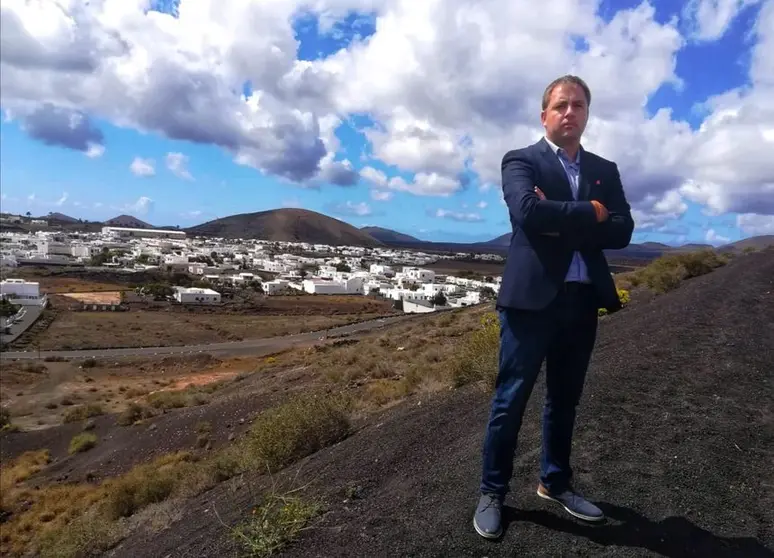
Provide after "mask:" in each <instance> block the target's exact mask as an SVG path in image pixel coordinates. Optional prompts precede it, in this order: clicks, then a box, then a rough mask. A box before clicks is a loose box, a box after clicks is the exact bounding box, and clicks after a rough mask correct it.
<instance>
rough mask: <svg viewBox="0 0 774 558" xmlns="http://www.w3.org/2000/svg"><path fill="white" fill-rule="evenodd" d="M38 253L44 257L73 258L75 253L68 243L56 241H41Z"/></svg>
mask: <svg viewBox="0 0 774 558" xmlns="http://www.w3.org/2000/svg"><path fill="white" fill-rule="evenodd" d="M38 253H39V254H42V255H44V256H54V255H56V256H71V255H72V253H73V251H72V247H71V246H70V244H69V243H68V242H57V241H54V240H47V239H46V240H39V241H38Z"/></svg>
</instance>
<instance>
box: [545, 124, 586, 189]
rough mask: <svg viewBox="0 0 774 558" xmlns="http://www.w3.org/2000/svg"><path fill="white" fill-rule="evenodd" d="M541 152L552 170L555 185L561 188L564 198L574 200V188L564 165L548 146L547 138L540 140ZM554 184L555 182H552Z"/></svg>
mask: <svg viewBox="0 0 774 558" xmlns="http://www.w3.org/2000/svg"><path fill="white" fill-rule="evenodd" d="M540 146H541V149H540V152H541V154H542V155H543V159H544V160H545V162H546V163H547V164H548V167H549V168H550V169H551V175H552V176H551V178H553V179H555V181H556V182H555V184H556V185H557V186H559V187H560V188H561V189H562V191H563V192H564V197H565V198H566V199H567V200H572V199H573V195H572V188H571V187H570V181H569V180H568V179H567V173H566V172H564V167H563V166H562V163H561V162H559V157H558V156H557V155H556V153H554V150H553V149H551V146H550V145H548V142H546V140H545V138H541V140H540ZM582 171H583V163H581V172H582ZM551 182H552V183H553V182H554V180H552V181H551Z"/></svg>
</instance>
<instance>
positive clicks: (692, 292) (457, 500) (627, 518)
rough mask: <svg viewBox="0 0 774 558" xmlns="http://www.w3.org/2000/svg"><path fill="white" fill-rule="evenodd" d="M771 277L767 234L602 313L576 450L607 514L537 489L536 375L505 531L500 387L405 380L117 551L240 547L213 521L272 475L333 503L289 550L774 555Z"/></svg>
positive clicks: (584, 482)
mask: <svg viewBox="0 0 774 558" xmlns="http://www.w3.org/2000/svg"><path fill="white" fill-rule="evenodd" d="M773 289H774V250H768V251H766V252H761V253H756V254H752V255H748V256H743V257H740V258H738V259H737V260H735V261H733V262H732V263H731V264H729V265H728V266H726V267H724V268H721V269H719V270H717V271H715V272H713V273H711V274H708V275H705V276H702V277H698V278H696V279H692V280H689V281H687V282H686V283H684V284H683V285H682V286H681V287H679V288H678V289H676V290H675V291H672V292H670V293H668V294H665V295H661V296H658V297H656V298H655V299H653V300H652V301H649V302H648V301H643V302H641V303H637V304H633V305H632V306H631V307H629V308H627V309H625V310H623V311H621V312H619V313H616V314H614V315H611V316H608V317H607V318H605V319H603V320H602V321H601V323H600V331H599V339H598V344H597V349H596V351H595V353H594V356H593V359H592V363H591V367H590V370H589V377H588V381H587V384H586V389H585V392H584V396H583V400H582V402H581V406H580V408H579V419H578V427H577V429H576V436H575V450H574V454H573V455H574V457H573V464H574V468H575V472H576V481H575V484H576V487H577V488H578V489H579V490H580V491H581V492H583V493H585V494H586V495H588V496H589V497H590V498H592V499H594V500H595V501H596V502H597V503H598V504H599V505H600V507H602V508H603V509H604V511H605V512H606V513H607V515H608V518H609V519H608V521H607V522H606V523H605V524H602V525H595V526H588V525H585V524H582V523H580V522H577V521H575V520H572V519H570V518H568V516H567V515H566V514H564V513H563V512H562V511H561V510H560V509H557V508H556V507H555V506H554V505H552V504H550V503H546V502H545V501H543V500H540V499H538V498H537V497H536V496H535V494H534V490H535V483H536V478H537V471H538V466H539V465H538V462H539V457H540V440H541V438H540V413H541V410H542V398H543V396H544V388H543V382H542V380H541V381H539V382H538V384H537V386H536V388H535V392H534V394H533V397H532V398H531V400H530V404H529V406H528V409H527V412H526V415H525V419H524V426H523V428H522V431H521V435H520V449H519V451H518V453H517V456H516V459H515V469H514V479H513V482H512V485H511V486H512V493H511V494H510V496H509V500H508V502H507V504H508V505H507V507H506V510H505V514H506V523H507V524H508V527H507V529H506V532H505V535H504V537H503V539H502V540H501V541H500V542H496V543H492V542H489V541H486V540H484V539H482V538H480V537H478V536H477V535H476V534H475V533H474V531H473V528H472V525H471V519H472V513H473V507H474V505H475V502H476V498H477V485H478V479H479V472H480V459H481V458H480V448H481V443H482V438H483V434H484V426H485V424H486V418H487V414H488V405H489V398H490V395H489V393H488V392H486V391H483V390H482V389H481V388H479V387H476V386H469V387H467V388H462V389H457V390H452V391H448V390H447V391H446V392H445V394H443V395H438V396H435V397H430V396H426V395H421V394H420V395H416V396H413V397H412V398H410V399H409V400H407V401H406V402H404V403H403V404H402V405H399V406H398V407H396V408H393V409H391V410H388V411H386V412H385V413H384V414H383V415H382V416H381V417H378V418H377V419H376V420H374V421H372V422H371V423H370V424H369V425H367V426H365V427H364V428H362V429H360V430H359V431H358V432H356V433H355V434H353V435H352V436H350V437H349V438H347V439H345V440H343V441H342V442H340V443H338V444H336V445H334V446H332V447H329V448H326V449H323V450H321V451H319V452H317V453H316V454H313V455H312V456H310V457H308V458H306V459H304V460H302V461H301V462H299V463H298V464H297V465H296V466H291V467H289V468H288V469H286V470H285V471H284V472H283V473H281V474H278V475H275V477H274V478H273V479H272V480H271V481H270V480H269V479H266V478H264V479H263V480H261V479H252V480H250V481H249V482H248V484H247V485H243V486H247V487H248V488H244V487H243V488H242V489H239V490H235V489H234V486H232V485H231V484H228V483H226V484H228V486H226V484H224V485H221V486H219V487H217V488H215V489H213V490H211V491H209V492H207V493H205V494H203V495H202V496H200V497H197V498H195V499H193V500H192V501H190V502H188V503H187V505H186V506H185V508H184V509H181V510H180V516H178V517H176V519H175V520H174V521H173V522H172V524H171V526H170V527H168V528H167V529H165V530H163V531H161V532H154V531H148V532H146V533H142V532H140V533H136V534H133V535H132V536H130V538H128V539H127V540H125V541H124V542H123V543H122V544H121V545H120V546H119V547H117V548H116V549H115V550H114V551H112V552H109V553H108V554H107V556H111V557H114V558H118V557H121V558H123V557H126V558H129V557H134V556H139V555H142V556H165V557H168V558H182V557H183V556H201V557H203V558H204V557H215V556H230V555H232V554H233V551H234V550H235V544H236V543H235V539H234V537H232V536H230V535H229V532H228V531H227V529H226V528H225V526H224V525H223V524H222V523H221V521H223V522H225V523H226V524H227V525H233V524H234V523H235V522H236V521H238V520H240V519H242V518H244V517H246V516H247V515H249V512H250V509H251V505H252V503H254V502H255V500H254V499H253V498H254V490H259V488H258V487H259V486H262V487H264V488H265V487H267V486H271V484H272V483H277V486H278V487H279V488H280V489H282V490H287V489H288V488H298V487H303V486H306V488H305V489H304V495H305V497H306V498H310V497H312V495H315V496H317V497H320V498H322V499H323V500H324V501H325V502H326V513H325V514H324V516H323V517H322V518H321V519H320V520H319V521H317V522H316V523H315V524H313V525H312V527H311V528H310V529H308V530H306V531H305V532H304V533H302V534H301V537H300V539H299V540H297V541H296V543H295V544H293V545H292V546H291V547H289V548H288V549H287V550H286V551H285V552H283V553H281V555H282V556H286V557H295V558H311V557H327V556H347V557H348V556H352V557H360V556H413V557H430V556H432V557H441V556H455V557H456V556H471V557H473V556H478V557H480V556H489V557H490V558H494V557H506V556H507V557H512V556H540V557H542V556H544V557H554V556H610V557H612V556H615V557H616V558H618V557H624V558H626V557H634V556H667V557H672V558H677V557H693V558H700V557H701V558H704V557H709V556H712V557H713V558H732V557H739V558H751V557H766V556H768V557H771V556H774V553H773V551H774V532H772V529H771V525H774V492H772V491H771V490H767V489H762V487H767V486H768V487H770V486H771V485H772V483H774V475H772V471H771V467H770V464H769V461H770V459H771V456H772V453H771V452H772V444H774V417H773V416H772V414H771V412H770V409H771V401H772V400H774V382H772V370H771V362H774V323H772V321H771V316H772V315H774V296H772V290H773ZM407 342H408V343H411V341H410V340H407ZM748 479H749V480H748ZM216 513H217V515H215V514H216Z"/></svg>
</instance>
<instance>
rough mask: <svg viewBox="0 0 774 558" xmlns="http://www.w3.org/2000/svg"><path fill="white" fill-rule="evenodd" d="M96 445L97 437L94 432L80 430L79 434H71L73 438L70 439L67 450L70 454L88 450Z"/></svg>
mask: <svg viewBox="0 0 774 558" xmlns="http://www.w3.org/2000/svg"><path fill="white" fill-rule="evenodd" d="M96 445H97V437H96V436H95V435H94V434H92V433H91V432H81V433H80V434H76V435H75V436H73V439H72V440H70V447H69V448H68V450H67V451H68V452H69V453H70V454H73V453H81V452H84V451H88V450H90V449H91V448H93V447H94V446H96Z"/></svg>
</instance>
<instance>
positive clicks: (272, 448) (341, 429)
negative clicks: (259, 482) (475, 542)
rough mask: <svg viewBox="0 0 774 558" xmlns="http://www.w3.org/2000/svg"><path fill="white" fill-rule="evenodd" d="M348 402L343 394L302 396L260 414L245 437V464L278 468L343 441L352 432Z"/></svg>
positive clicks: (262, 467) (272, 468)
mask: <svg viewBox="0 0 774 558" xmlns="http://www.w3.org/2000/svg"><path fill="white" fill-rule="evenodd" d="M348 411H349V401H348V400H347V399H346V398H344V397H342V396H332V395H315V394H312V395H306V396H300V397H297V398H294V399H291V400H290V401H288V402H286V403H284V404H282V405H280V406H279V407H276V408H273V409H269V410H267V411H264V412H263V413H261V414H260V415H259V416H258V417H257V418H256V420H255V422H254V423H253V425H252V427H251V428H250V430H249V432H248V434H247V436H246V438H245V439H244V446H243V449H244V450H245V455H244V457H245V458H246V460H247V463H246V465H247V466H249V467H251V468H255V469H258V470H266V469H267V468H268V470H269V471H277V470H279V469H282V468H283V467H285V466H287V465H289V464H290V463H291V462H293V461H295V460H297V459H300V458H302V457H305V456H307V455H309V454H311V453H314V452H316V451H318V450H320V449H322V448H324V447H326V446H330V445H333V444H335V443H336V442H338V441H340V440H343V439H344V438H346V437H347V436H348V435H349V433H350V422H349V415H348Z"/></svg>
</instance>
